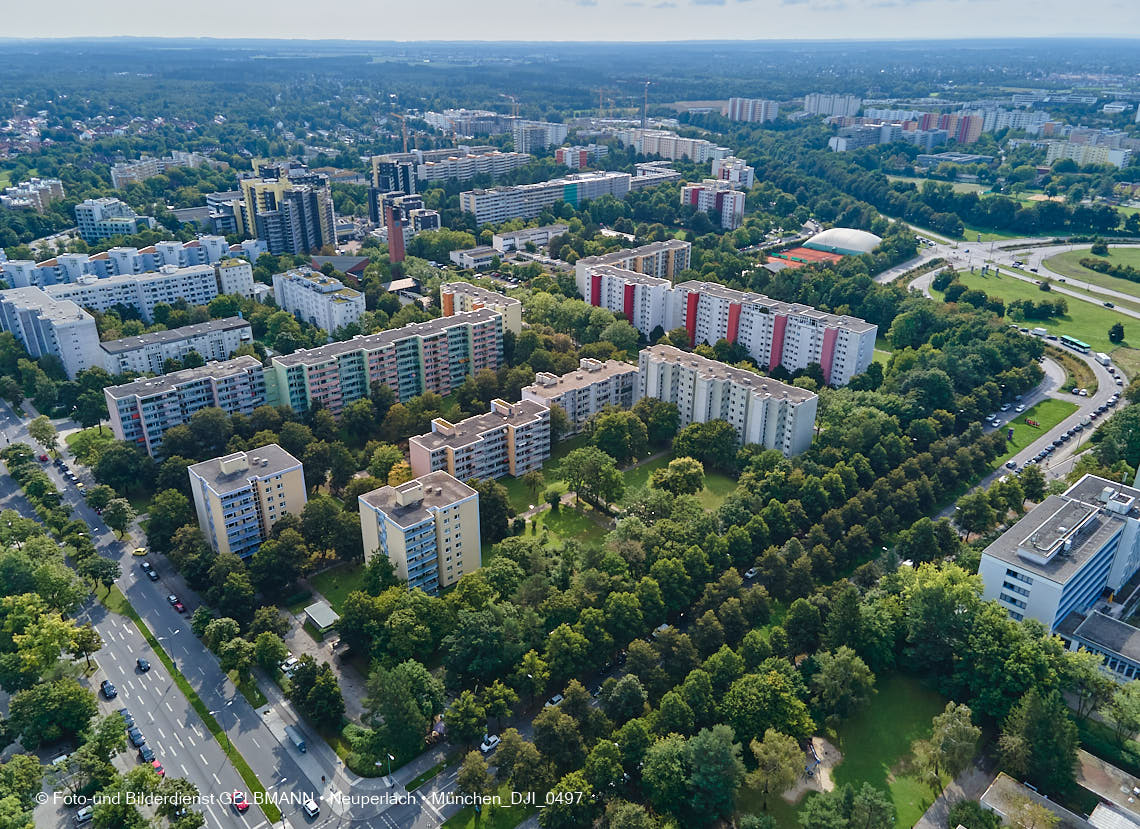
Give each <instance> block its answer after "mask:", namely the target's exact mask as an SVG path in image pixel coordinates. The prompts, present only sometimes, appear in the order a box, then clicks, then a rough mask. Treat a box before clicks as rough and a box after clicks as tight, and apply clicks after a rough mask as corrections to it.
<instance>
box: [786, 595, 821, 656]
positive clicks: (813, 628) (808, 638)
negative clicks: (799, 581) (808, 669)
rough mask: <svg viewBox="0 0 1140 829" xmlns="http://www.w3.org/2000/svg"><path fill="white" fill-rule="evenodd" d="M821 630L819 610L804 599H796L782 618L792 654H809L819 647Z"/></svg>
mask: <svg viewBox="0 0 1140 829" xmlns="http://www.w3.org/2000/svg"><path fill="white" fill-rule="evenodd" d="M822 629H823V623H822V622H821V621H820V615H819V608H817V607H816V606H815V605H814V604H812V603H811V602H809V601H807V600H806V599H796V600H795V601H794V602H792V604H791V607H789V608H788V613H787V616H786V617H785V618H784V630H786V631H787V632H788V647H789V648H790V649H791V650H790V653H792V654H797V655H798V654H801V653H811V652H812V651H814V650H815V649H816V648H817V647H818V646H819V637H820V633H821V632H822Z"/></svg>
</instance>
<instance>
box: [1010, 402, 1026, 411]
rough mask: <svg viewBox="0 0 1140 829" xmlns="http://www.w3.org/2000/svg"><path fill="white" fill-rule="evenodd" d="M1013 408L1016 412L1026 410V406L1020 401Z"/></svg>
mask: <svg viewBox="0 0 1140 829" xmlns="http://www.w3.org/2000/svg"><path fill="white" fill-rule="evenodd" d="M1013 410H1014V411H1015V412H1024V411H1025V407H1024V406H1022V405H1021V404H1020V403H1019V404H1018V405H1017V406H1015V407H1014V409H1013Z"/></svg>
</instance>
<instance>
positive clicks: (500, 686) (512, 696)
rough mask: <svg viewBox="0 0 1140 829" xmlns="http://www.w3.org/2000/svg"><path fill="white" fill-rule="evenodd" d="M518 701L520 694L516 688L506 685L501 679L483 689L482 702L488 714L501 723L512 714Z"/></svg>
mask: <svg viewBox="0 0 1140 829" xmlns="http://www.w3.org/2000/svg"><path fill="white" fill-rule="evenodd" d="M518 701H519V695H518V694H517V693H515V691H514V689H513V688H511V687H510V686H508V685H505V684H504V683H503V681H502V680H501V679H496V680H495V681H494V682H493V683H491V684H490V685H488V686H487V687H486V688H484V689H483V695H482V699H481V700H480V703H481V704H482V706H483V709H484V711H486V714H487V716H488V717H494V718H495V719H496V720H498V721H499V723H500V725H501V724H502V721H503V720H504V719H505V718H506V717H509V716H510V715H511V711H512V710H513V708H514V706H515V704H516V703H518Z"/></svg>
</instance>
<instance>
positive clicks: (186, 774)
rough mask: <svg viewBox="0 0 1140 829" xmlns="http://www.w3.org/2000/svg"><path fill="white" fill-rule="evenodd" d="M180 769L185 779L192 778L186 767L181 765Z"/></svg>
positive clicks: (179, 765)
mask: <svg viewBox="0 0 1140 829" xmlns="http://www.w3.org/2000/svg"><path fill="white" fill-rule="evenodd" d="M178 768H180V769H182V776H183V777H189V776H190V772H188V771H186V766H184V765H182V764H181V763H179V764H178Z"/></svg>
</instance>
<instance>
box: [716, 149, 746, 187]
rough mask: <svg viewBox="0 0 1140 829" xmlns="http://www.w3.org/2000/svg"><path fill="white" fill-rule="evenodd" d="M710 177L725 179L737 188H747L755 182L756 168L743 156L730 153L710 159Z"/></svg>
mask: <svg viewBox="0 0 1140 829" xmlns="http://www.w3.org/2000/svg"><path fill="white" fill-rule="evenodd" d="M712 177H713V178H715V179H720V180H721V181H727V182H728V183H729V184H731V185H732V186H733V187H735V188H736V189H737V190H747V189H749V188H750V187H751V186H752V185H753V184H754V183H755V182H756V170H755V169H753V168H752V167H749V166H748V163H747V162H745V160H744V159H743V158H737V157H736V156H734V155H730V156H729V157H728V158H714V159H713V160H712Z"/></svg>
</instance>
